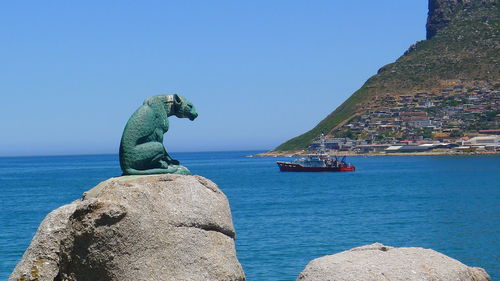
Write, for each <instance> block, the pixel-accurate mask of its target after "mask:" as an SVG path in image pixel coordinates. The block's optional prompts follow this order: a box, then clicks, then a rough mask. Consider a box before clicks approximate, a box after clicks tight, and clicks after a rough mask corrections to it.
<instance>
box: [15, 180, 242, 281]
mask: <svg viewBox="0 0 500 281" xmlns="http://www.w3.org/2000/svg"><path fill="white" fill-rule="evenodd" d="M234 237H235V232H234V228H233V223H232V218H231V212H230V209H229V203H228V201H227V198H226V196H225V195H224V194H223V193H222V192H221V191H220V190H219V188H218V187H217V185H215V184H214V183H213V182H211V181H210V180H208V179H206V178H203V177H200V176H182V175H168V174H165V175H152V176H126V177H118V178H112V179H109V180H107V181H104V182H102V183H100V184H99V185H97V186H96V187H94V188H93V189H91V190H90V191H88V192H86V193H85V194H84V196H83V198H82V200H78V201H75V202H73V203H71V204H69V205H65V206H63V207H60V208H59V209H57V210H55V211H53V212H52V213H50V214H49V215H48V216H47V217H46V218H45V219H44V221H43V222H42V224H41V225H40V227H39V229H38V231H37V233H36V235H35V237H34V238H33V241H32V243H31V245H30V247H29V248H28V250H27V251H26V252H25V254H24V256H23V258H22V260H21V261H20V262H19V264H18V265H17V266H16V268H15V269H14V271H13V272H12V274H11V276H10V278H9V280H50V281H53V280H79V281H81V280H93V281H98V280H245V275H244V273H243V270H242V267H241V265H240V264H239V262H238V259H237V258H236V252H235V247H234Z"/></svg>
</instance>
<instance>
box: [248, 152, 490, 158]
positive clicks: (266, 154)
mask: <svg viewBox="0 0 500 281" xmlns="http://www.w3.org/2000/svg"><path fill="white" fill-rule="evenodd" d="M313 153H314V152H309V151H289V152H272V151H268V152H263V153H257V154H252V155H249V156H248V157H300V156H305V155H308V154H313ZM327 154H329V155H337V156H367V157H368V156H369V157H372V156H442V155H446V156H472V155H500V152H495V151H481V152H477V151H476V152H451V151H439V152H406V153H401V152H400V153H385V152H381V153H354V152H347V151H340V152H338V153H333V152H328V153H327Z"/></svg>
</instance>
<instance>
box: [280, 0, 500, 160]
mask: <svg viewBox="0 0 500 281" xmlns="http://www.w3.org/2000/svg"><path fill="white" fill-rule="evenodd" d="M436 1H437V2H439V0H434V1H433V0H431V2H436ZM466 2H467V1H466ZM497 2H498V1H481V0H476V1H470V2H467V3H466V4H463V3H462V2H461V1H459V2H458V3H456V4H453V5H454V6H453V7H452V8H453V9H452V11H453V13H452V14H451V16H450V19H449V22H448V23H447V25H446V26H444V27H443V28H442V29H441V30H439V31H438V32H436V34H435V35H433V36H432V38H430V39H429V40H424V41H420V42H417V43H416V44H414V45H413V46H411V47H410V48H409V49H408V51H407V52H405V54H404V55H403V56H401V57H400V58H399V59H398V60H397V61H396V62H394V63H391V64H388V65H386V66H384V67H382V68H380V70H379V71H378V73H377V74H376V75H374V76H372V77H371V78H370V79H368V80H367V81H366V82H365V84H364V85H363V86H362V87H361V88H360V89H359V90H357V91H356V92H355V93H354V94H353V95H352V96H351V97H350V98H349V99H347V100H346V101H345V102H344V103H343V104H341V105H340V106H339V107H338V108H337V109H335V111H333V112H332V113H331V114H329V115H328V116H327V117H326V118H325V119H323V120H322V121H321V122H320V123H319V124H318V125H317V126H316V127H314V128H313V129H311V130H310V131H308V132H306V133H304V134H302V135H300V136H297V137H295V138H293V139H291V140H289V141H287V142H285V143H283V144H281V145H280V146H278V147H277V148H276V151H292V150H299V149H305V148H307V146H308V145H309V144H311V142H312V141H313V140H314V139H315V138H317V137H318V136H319V135H320V134H321V133H325V134H333V133H334V131H335V130H336V129H337V128H338V127H340V126H342V125H343V124H344V123H345V122H347V121H349V120H350V119H351V118H353V117H355V116H358V115H360V114H362V113H364V108H365V107H366V106H367V105H368V104H370V103H373V102H376V101H375V100H376V99H375V98H374V97H376V96H380V95H387V94H391V95H392V94H393V95H401V94H415V93H417V92H429V93H437V92H439V91H440V90H442V89H443V88H446V87H450V86H452V85H454V84H457V83H460V84H465V85H497V84H498V82H499V80H500V79H499V78H500V75H499V74H500V73H499V71H500V67H499V57H500V52H499V50H500V48H499V44H500V42H499V35H500V21H499V15H500V9H499V5H498V3H497ZM443 5H444V4H443ZM431 13H432V11H430V12H429V19H430V18H431ZM432 16H433V17H434V18H435V17H436V16H435V15H432ZM448 16H449V15H448ZM428 25H429V23H428Z"/></svg>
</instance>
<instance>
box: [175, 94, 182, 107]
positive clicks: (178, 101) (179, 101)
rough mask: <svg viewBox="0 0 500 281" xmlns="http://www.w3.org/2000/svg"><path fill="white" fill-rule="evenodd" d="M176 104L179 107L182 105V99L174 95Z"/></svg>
mask: <svg viewBox="0 0 500 281" xmlns="http://www.w3.org/2000/svg"><path fill="white" fill-rule="evenodd" d="M174 103H175V104H177V105H178V104H181V103H182V99H181V97H179V95H178V94H174Z"/></svg>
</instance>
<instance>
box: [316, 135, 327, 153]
mask: <svg viewBox="0 0 500 281" xmlns="http://www.w3.org/2000/svg"><path fill="white" fill-rule="evenodd" d="M317 153H318V155H323V154H326V145H325V135H324V134H323V133H321V135H320V136H319V148H318V152H317Z"/></svg>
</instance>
